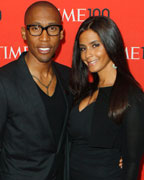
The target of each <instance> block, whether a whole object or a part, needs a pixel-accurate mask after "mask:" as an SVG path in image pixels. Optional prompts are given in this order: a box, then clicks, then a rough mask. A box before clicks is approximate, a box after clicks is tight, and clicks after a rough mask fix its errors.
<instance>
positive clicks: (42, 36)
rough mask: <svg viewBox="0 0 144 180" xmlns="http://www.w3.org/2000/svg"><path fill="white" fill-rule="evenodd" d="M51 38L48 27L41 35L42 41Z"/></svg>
mask: <svg viewBox="0 0 144 180" xmlns="http://www.w3.org/2000/svg"><path fill="white" fill-rule="evenodd" d="M49 39H50V36H49V35H48V33H47V31H46V29H44V30H43V32H42V34H41V35H40V40H41V41H48V40H49Z"/></svg>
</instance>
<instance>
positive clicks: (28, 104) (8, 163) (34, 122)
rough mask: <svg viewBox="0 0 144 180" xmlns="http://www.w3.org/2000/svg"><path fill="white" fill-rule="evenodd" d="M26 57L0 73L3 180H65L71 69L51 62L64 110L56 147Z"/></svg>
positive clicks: (0, 173) (0, 169)
mask: <svg viewBox="0 0 144 180" xmlns="http://www.w3.org/2000/svg"><path fill="white" fill-rule="evenodd" d="M25 54H26V53H23V54H22V55H21V56H20V58H19V59H18V60H16V61H14V62H11V63H9V64H8V65H6V66H4V67H2V68H1V69H0V180H52V179H58V180H63V167H64V152H63V151H64V145H65V133H66V123H67V118H68V114H69V109H70V104H71V102H70V101H71V97H70V94H68V83H69V72H70V68H68V67H66V66H63V65H60V64H58V63H55V62H52V66H53V69H54V71H55V74H56V77H57V81H58V84H59V87H60V88H61V93H62V96H61V98H62V99H63V102H64V109H65V113H64V114H65V116H64V119H63V120H62V121H63V126H62V129H61V134H60V137H59V142H58V143H56V141H55V137H54V134H53V129H52V128H51V125H50V122H49V118H48V116H47V112H46V108H45V105H44V103H43V101H42V98H41V96H40V94H39V92H38V89H37V87H36V84H35V82H34V81H33V78H32V76H31V74H30V72H29V69H28V67H27V65H26V63H25V59H24V57H25ZM62 81H64V82H62ZM63 84H64V85H63ZM60 121H61V120H60ZM59 172H61V173H59Z"/></svg>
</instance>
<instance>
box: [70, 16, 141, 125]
mask: <svg viewBox="0 0 144 180" xmlns="http://www.w3.org/2000/svg"><path fill="white" fill-rule="evenodd" d="M88 29H91V30H93V31H94V32H96V33H97V34H98V36H99V37H100V39H101V41H102V43H103V45H104V47H105V50H106V52H107V54H108V56H109V58H110V59H111V60H112V61H113V63H114V64H115V65H116V66H117V77H116V80H115V83H114V86H113V88H112V93H111V97H110V107H109V117H111V118H113V119H114V120H115V121H116V122H120V121H121V117H122V115H123V113H124V111H125V110H126V109H127V107H128V96H129V93H130V91H131V92H132V91H133V93H135V95H136V92H137V90H138V89H140V90H141V88H140V85H139V84H138V82H137V81H136V80H135V79H134V77H133V76H132V74H131V73H130V70H129V67H128V63H127V59H126V54H125V46H124V41H123V38H122V35H121V33H120V31H119V28H118V27H117V25H116V24H115V22H114V21H113V20H111V19H110V18H108V17H105V16H92V17H89V18H88V19H86V20H85V21H84V22H83V23H82V24H81V26H80V28H79V30H78V32H77V34H76V38H75V43H74V49H73V61H72V74H71V81H70V87H71V90H72V93H73V94H74V97H75V102H78V101H79V100H81V99H82V98H84V97H86V96H88V95H91V94H92V93H93V92H94V91H95V90H96V89H97V88H98V83H99V77H98V74H97V73H93V74H92V75H93V77H94V81H93V83H90V82H89V80H88V74H89V71H88V68H87V66H86V65H85V64H84V63H83V61H82V60H81V56H80V47H79V37H80V35H81V33H82V32H84V31H86V30H88ZM141 91H142V90H141Z"/></svg>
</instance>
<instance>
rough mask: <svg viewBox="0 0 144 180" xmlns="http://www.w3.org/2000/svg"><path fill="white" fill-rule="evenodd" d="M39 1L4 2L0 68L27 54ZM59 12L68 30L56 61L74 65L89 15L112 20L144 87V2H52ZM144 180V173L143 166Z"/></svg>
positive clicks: (0, 12) (0, 14) (1, 3)
mask: <svg viewBox="0 0 144 180" xmlns="http://www.w3.org/2000/svg"><path fill="white" fill-rule="evenodd" d="M33 2H35V0H0V66H3V65H5V64H7V63H9V62H10V61H13V60H15V59H17V58H18V57H19V55H20V54H21V52H23V51H27V45H26V44H25V43H24V42H23V40H22V38H21V33H20V30H21V27H22V26H23V25H24V13H25V10H26V8H27V7H28V6H29V5H30V4H32V3H33ZM51 2H52V3H53V4H55V5H56V6H57V8H58V9H59V11H60V13H61V15H62V20H63V26H64V29H65V40H64V41H63V43H62V46H61V48H60V49H59V50H58V51H59V55H58V56H57V58H56V61H57V62H59V63H62V64H65V65H68V66H71V59H72V49H73V43H74V38H75V34H76V32H77V29H78V27H79V26H80V24H81V23H82V22H83V21H84V20H85V19H86V18H87V17H89V16H92V15H104V16H109V17H110V18H112V19H113V20H114V21H115V22H116V23H117V25H118V27H119V28H120V30H121V33H122V35H123V37H124V41H125V45H126V49H125V51H126V56H127V60H128V63H129V66H130V70H131V72H132V74H133V75H134V77H135V78H136V79H137V81H138V82H139V83H140V84H141V85H142V87H143V88H144V35H143V33H144V13H143V7H144V1H143V0H101V1H99V0H71V1H68V0H51ZM141 169H142V170H141V172H142V173H141V178H140V179H141V180H144V170H143V167H141Z"/></svg>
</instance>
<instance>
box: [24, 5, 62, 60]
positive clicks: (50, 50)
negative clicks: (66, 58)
mask: <svg viewBox="0 0 144 180" xmlns="http://www.w3.org/2000/svg"><path fill="white" fill-rule="evenodd" d="M24 23H25V27H22V29H21V33H22V37H23V39H24V40H26V42H27V45H28V49H29V51H28V57H29V59H30V58H34V59H36V60H38V61H40V62H48V61H49V60H50V59H51V58H52V57H53V55H54V54H55V51H56V50H57V48H58V46H59V43H60V40H61V39H63V30H62V26H60V25H61V15H60V13H59V11H58V9H57V8H56V7H55V6H54V5H53V4H51V3H50V2H48V1H38V2H36V3H34V4H32V5H31V6H29V7H28V9H27V10H26V13H25V17H24ZM44 28H45V29H44Z"/></svg>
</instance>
